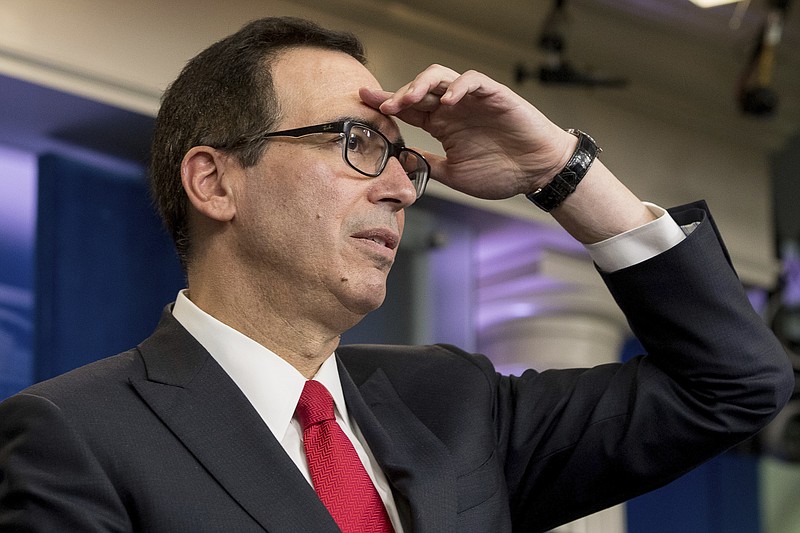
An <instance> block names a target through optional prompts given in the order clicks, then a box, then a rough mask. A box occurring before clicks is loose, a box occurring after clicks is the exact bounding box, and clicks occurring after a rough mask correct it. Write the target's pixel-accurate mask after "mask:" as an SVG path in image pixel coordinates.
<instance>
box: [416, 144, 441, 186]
mask: <svg viewBox="0 0 800 533" xmlns="http://www.w3.org/2000/svg"><path fill="white" fill-rule="evenodd" d="M414 150H416V151H417V152H419V153H421V154H422V157H424V158H425V160H426V161H427V162H428V164H429V165H430V166H431V178H432V179H435V180H436V181H441V182H443V183H447V173H446V168H447V157H445V156H442V155H439V154H435V153H433V152H428V151H427V150H421V149H419V148H415V149H414Z"/></svg>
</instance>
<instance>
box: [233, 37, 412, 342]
mask: <svg viewBox="0 0 800 533" xmlns="http://www.w3.org/2000/svg"><path fill="white" fill-rule="evenodd" d="M272 75H273V81H274V86H275V91H276V95H277V98H278V102H279V107H280V118H279V122H278V125H277V128H276V129H277V130H285V129H291V128H298V127H303V126H311V125H316V124H321V123H326V122H332V121H335V120H341V119H346V118H350V119H354V120H358V121H361V122H365V123H367V124H370V125H372V126H374V127H375V128H376V129H378V130H379V131H381V132H382V133H383V134H384V135H386V136H387V137H388V138H389V139H390V140H391V141H393V142H396V141H397V140H398V139H399V130H398V128H397V126H396V125H395V124H394V123H393V122H392V120H391V119H389V118H388V117H386V116H384V115H381V114H380V113H379V112H377V111H376V110H374V109H372V108H370V107H368V106H367V105H365V104H364V103H363V102H362V101H361V99H360V98H359V96H358V89H359V88H360V87H372V88H379V84H378V82H377V81H376V80H375V78H374V77H373V76H372V75H371V74H370V73H369V71H368V70H367V69H366V68H365V67H364V66H363V65H361V64H360V63H359V62H358V61H356V60H355V59H353V58H352V57H350V56H348V55H346V54H343V53H339V52H333V51H327V50H321V49H315V48H297V49H292V50H289V51H287V52H284V53H283V54H282V55H281V56H279V58H278V59H277V60H276V61H275V62H274V63H273V66H272ZM341 142H342V141H341V140H337V139H336V136H335V135H330V134H321V135H312V136H308V137H302V138H284V137H278V138H274V139H271V140H270V141H269V142H268V145H267V148H266V151H265V153H264V155H263V157H262V159H261V160H260V161H259V163H258V164H257V165H256V166H254V167H251V168H249V169H247V170H246V171H245V179H244V180H242V181H241V182H240V185H241V187H239V189H240V190H239V191H236V195H237V211H236V216H235V219H234V223H235V225H236V231H237V234H238V235H239V241H238V242H239V245H240V249H239V253H240V255H241V256H242V258H244V259H245V261H246V263H247V264H248V265H249V272H252V273H253V274H252V275H253V276H254V277H255V278H257V279H256V280H255V283H256V287H258V286H259V285H263V290H266V291H267V294H271V298H272V299H273V300H274V299H276V298H278V299H281V298H282V299H283V300H284V301H281V302H280V303H278V302H273V304H275V305H282V306H287V305H288V306H291V307H289V308H286V307H284V309H292V310H296V311H298V312H299V313H301V314H304V315H305V316H309V313H312V314H313V313H317V314H319V316H320V317H321V318H324V319H328V320H345V321H348V322H352V321H353V319H354V318H355V319H356V320H357V319H360V317H361V316H363V315H364V314H366V313H368V312H369V311H372V310H374V309H375V308H377V307H378V306H379V305H380V304H381V303H382V302H383V299H384V296H385V293H386V276H387V274H388V273H389V269H390V267H391V266H392V263H393V262H394V257H395V252H396V250H397V245H398V244H399V241H400V236H401V234H402V231H403V209H404V208H405V207H407V206H409V205H410V204H411V203H413V202H414V200H415V199H416V193H415V190H414V186H413V185H412V183H411V181H410V180H409V179H408V177H407V176H406V174H405V173H404V172H403V169H402V168H401V166H400V164H399V162H398V161H397V160H396V159H395V158H391V159H390V161H389V163H388V164H387V166H386V169H385V170H384V171H383V173H382V174H381V175H380V176H378V177H376V178H368V177H366V176H363V175H362V174H359V173H358V172H357V171H355V170H354V169H352V168H350V167H349V166H348V165H347V163H345V161H344V160H343V159H342V145H341ZM337 315H338V316H337ZM348 315H351V316H348ZM348 327H349V326H348Z"/></svg>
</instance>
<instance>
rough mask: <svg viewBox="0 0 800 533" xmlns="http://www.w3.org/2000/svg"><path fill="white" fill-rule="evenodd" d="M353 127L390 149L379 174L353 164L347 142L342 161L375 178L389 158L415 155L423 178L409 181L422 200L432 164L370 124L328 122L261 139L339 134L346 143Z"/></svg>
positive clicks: (344, 144)
mask: <svg viewBox="0 0 800 533" xmlns="http://www.w3.org/2000/svg"><path fill="white" fill-rule="evenodd" d="M353 126H358V127H360V128H365V129H367V130H369V131H372V132H375V133H376V134H378V135H379V136H380V137H381V138H382V139H383V140H384V141H385V142H386V146H387V147H388V148H387V151H386V157H384V158H383V161H382V162H381V164H380V166H379V170H378V171H377V172H375V173H371V172H366V171H364V170H361V169H360V168H358V167H357V166H355V164H353V162H351V161H350V158H349V156H348V150H347V142H343V143H342V159H343V160H344V162H345V163H347V165H348V166H349V167H350V168H352V169H353V170H355V171H356V172H358V173H359V174H363V175H364V176H369V177H370V178H375V177H378V176H380V175H381V173H382V172H383V171H384V170H386V165H387V164H388V163H389V158H390V157H395V158H397V159H398V160H400V156H401V155H402V154H403V152H408V153H410V154H413V155H414V157H416V158H418V159H419V160H420V161H422V163H423V166H422V167H421V168H420V169H418V170H417V172H419V171H423V173H422V175H421V176H418V177H417V178H416V179H412V178H411V176H409V179H410V180H411V182H412V183H413V184H414V188H415V189H416V192H417V198H420V197H421V196H422V195H423V194H424V193H425V188H426V186H427V184H428V180H429V179H430V175H431V165H430V163H428V161H427V160H426V159H425V158H424V157H423V156H422V154H420V153H419V152H417V151H416V150H412V149H411V148H407V147H406V146H405V145H404V144H402V143H393V142H392V141H390V140H389V139H388V138H387V137H386V135H384V134H383V133H381V132H380V131H378V130H377V129H375V128H373V127H372V126H370V125H368V124H364V123H362V122H358V121H355V120H339V121H336V122H326V123H325V124H315V125H313V126H304V127H302V128H293V129H289V130H282V131H273V132H270V133H266V134H264V135H261V136H260V137H261V138H262V139H269V138H273V137H305V136H306V135H314V134H318V133H337V134H339V135H340V136H341V137H342V138H343V139H344V140H345V141H346V140H347V138H348V137H349V136H350V131H351V129H352V128H353ZM407 174H408V173H407Z"/></svg>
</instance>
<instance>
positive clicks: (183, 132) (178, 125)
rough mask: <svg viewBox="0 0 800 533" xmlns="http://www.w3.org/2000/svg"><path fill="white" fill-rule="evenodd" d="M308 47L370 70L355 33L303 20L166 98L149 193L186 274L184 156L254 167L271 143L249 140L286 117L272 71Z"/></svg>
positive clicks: (274, 27)
mask: <svg viewBox="0 0 800 533" xmlns="http://www.w3.org/2000/svg"><path fill="white" fill-rule="evenodd" d="M302 46H311V47H317V48H322V49H328V50H335V51H339V52H344V53H346V54H348V55H350V56H352V57H354V58H355V59H357V60H358V61H360V62H361V63H362V64H364V63H366V58H365V55H364V48H363V46H362V44H361V42H360V41H359V40H358V38H357V37H355V36H354V35H352V34H350V33H346V32H338V31H333V30H328V29H325V28H322V27H321V26H319V25H317V24H315V23H313V22H311V21H308V20H304V19H299V18H292V17H274V18H264V19H260V20H256V21H253V22H250V23H249V24H247V25H246V26H244V27H243V28H242V29H241V30H239V31H238V32H236V33H234V34H233V35H230V36H229V37H226V38H224V39H222V40H221V41H219V42H217V43H215V44H213V45H211V46H210V47H209V48H207V49H205V50H204V51H203V52H201V53H200V54H198V55H197V56H195V57H194V58H193V59H191V60H190V61H189V62H188V63H187V64H186V66H185V67H184V69H183V71H182V72H181V73H180V75H179V76H178V78H177V79H176V80H175V81H174V82H173V83H172V85H170V87H169V88H168V89H167V90H166V92H165V93H164V96H163V97H162V99H161V109H160V110H159V112H158V117H157V118H156V123H155V133H154V136H153V144H152V148H151V163H150V176H149V179H150V190H151V194H152V197H153V201H154V202H155V204H156V207H157V208H158V211H159V213H160V215H161V218H162V219H163V220H164V224H165V225H166V227H167V230H168V231H169V232H170V234H171V235H172V238H173V240H174V241H175V247H176V249H177V252H178V257H179V258H180V260H181V264H182V265H183V268H184V270H186V268H187V265H188V262H189V255H190V241H189V231H188V230H189V228H188V222H187V208H188V198H187V196H186V193H185V191H184V190H183V186H182V184H181V174H180V172H181V169H180V167H181V162H182V160H183V157H184V155H185V154H186V152H188V151H189V150H190V149H191V148H192V147H193V146H201V145H207V146H213V147H218V148H221V149H225V150H226V151H227V152H228V153H229V154H231V155H232V156H233V157H235V158H236V159H237V160H238V162H239V164H241V165H242V166H243V167H250V166H253V165H255V164H256V163H257V162H258V160H259V158H260V157H261V154H262V152H263V150H264V145H265V141H263V140H260V141H255V142H243V141H245V140H247V139H250V138H252V139H257V138H258V137H259V134H261V133H263V132H265V131H270V130H271V129H273V128H274V126H275V124H276V122H277V119H278V114H279V111H280V110H279V108H278V102H277V99H276V96H275V91H274V87H273V84H272V76H271V73H270V66H271V64H272V62H273V61H274V60H275V58H276V57H277V56H278V55H279V53H280V52H282V51H285V50H286V49H289V48H297V47H302Z"/></svg>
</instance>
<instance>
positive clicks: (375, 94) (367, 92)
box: [358, 87, 394, 109]
mask: <svg viewBox="0 0 800 533" xmlns="http://www.w3.org/2000/svg"><path fill="white" fill-rule="evenodd" d="M393 94H394V93H391V92H389V91H384V90H381V89H369V88H367V87H362V88H360V89H359V90H358V96H360V97H361V100H362V101H363V102H364V103H365V104H367V105H368V106H370V107H372V108H375V109H378V108H379V107H380V106H381V104H382V103H384V102H385V101H386V100H388V99H389V97H391V96H392V95H393Z"/></svg>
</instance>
